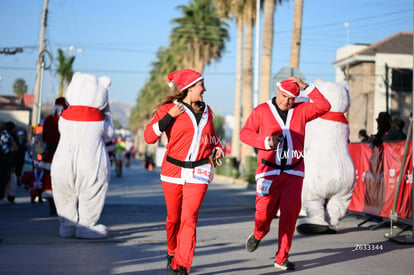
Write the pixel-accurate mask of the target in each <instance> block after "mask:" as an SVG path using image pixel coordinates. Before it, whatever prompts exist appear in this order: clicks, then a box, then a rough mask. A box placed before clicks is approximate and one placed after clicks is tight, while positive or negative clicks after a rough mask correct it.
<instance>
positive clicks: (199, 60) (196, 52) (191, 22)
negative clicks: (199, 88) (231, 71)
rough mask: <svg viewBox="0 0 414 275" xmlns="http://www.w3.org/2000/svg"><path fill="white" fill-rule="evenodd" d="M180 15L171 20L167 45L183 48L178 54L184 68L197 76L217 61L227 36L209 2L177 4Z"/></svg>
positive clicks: (223, 25) (199, 1)
mask: <svg viewBox="0 0 414 275" xmlns="http://www.w3.org/2000/svg"><path fill="white" fill-rule="evenodd" d="M178 8H179V9H181V11H182V13H183V16H182V17H179V18H175V19H173V20H172V23H173V24H175V25H176V27H175V28H174V29H173V31H172V33H171V45H172V47H177V45H180V46H181V47H182V46H185V47H184V48H183V51H182V52H180V53H181V55H182V57H183V63H184V66H185V67H188V68H192V69H194V70H196V71H198V72H200V73H202V72H203V71H204V66H205V65H208V64H210V63H211V61H212V60H215V61H219V60H220V58H221V54H222V52H223V51H224V49H225V41H226V40H228V38H229V34H228V30H227V27H228V26H227V24H226V23H225V21H224V20H222V19H221V18H220V17H219V16H218V14H217V10H216V8H215V6H214V5H213V4H212V1H210V0H193V2H190V3H189V5H188V6H184V5H180V6H179V7H178Z"/></svg>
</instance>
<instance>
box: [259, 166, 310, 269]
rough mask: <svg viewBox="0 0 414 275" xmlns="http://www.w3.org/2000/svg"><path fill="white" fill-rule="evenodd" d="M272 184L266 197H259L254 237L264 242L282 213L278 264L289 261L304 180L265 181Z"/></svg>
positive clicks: (282, 177)
mask: <svg viewBox="0 0 414 275" xmlns="http://www.w3.org/2000/svg"><path fill="white" fill-rule="evenodd" d="M265 179H267V180H271V181H272V185H271V186H270V188H269V194H268V195H267V196H260V195H256V213H255V227H254V236H255V238H256V239H258V240H261V239H263V238H264V236H266V234H267V233H268V232H269V231H270V224H271V223H272V220H273V219H274V218H275V216H276V214H277V210H278V209H280V218H279V232H278V236H279V237H278V251H277V253H276V256H275V261H276V262H277V263H279V264H281V263H283V262H284V261H285V260H287V259H288V257H289V250H290V247H291V245H292V239H293V234H294V233H295V226H296V221H297V218H298V216H299V212H300V208H301V196H302V183H303V178H302V177H299V176H293V175H289V174H286V173H281V174H280V175H275V176H268V177H265Z"/></svg>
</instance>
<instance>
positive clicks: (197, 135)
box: [144, 103, 223, 184]
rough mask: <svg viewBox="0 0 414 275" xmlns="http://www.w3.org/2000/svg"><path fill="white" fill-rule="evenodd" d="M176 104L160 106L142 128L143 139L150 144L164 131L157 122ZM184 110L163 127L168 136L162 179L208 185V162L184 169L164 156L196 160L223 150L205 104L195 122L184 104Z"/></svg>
mask: <svg viewBox="0 0 414 275" xmlns="http://www.w3.org/2000/svg"><path fill="white" fill-rule="evenodd" d="M174 104H175V103H167V104H165V105H163V106H161V107H160V108H159V109H158V110H157V112H156V113H155V115H154V118H153V119H152V120H151V121H150V122H149V123H148V125H147V126H146V127H145V130H144V139H145V142H147V143H150V144H153V143H155V142H157V141H158V139H159V138H160V137H161V135H162V134H163V132H161V131H160V129H159V126H158V122H159V121H160V120H161V119H162V118H163V117H164V116H165V115H166V114H167V113H168V111H169V110H170V109H171V108H172V107H173V106H174ZM183 106H184V110H185V112H184V113H182V114H180V115H179V116H177V117H176V118H174V119H173V121H172V122H171V123H170V125H169V126H168V128H167V129H166V130H165V134H166V135H167V138H168V143H167V148H166V149H167V150H166V153H165V156H164V159H163V162H162V167H161V180H162V181H166V182H171V183H176V184H184V183H185V182H190V183H201V184H208V183H210V182H211V180H212V178H213V172H214V171H213V168H212V165H211V163H206V164H204V165H200V166H197V167H194V168H184V167H181V166H179V165H176V164H173V163H171V161H168V160H167V158H173V159H175V160H178V161H181V162H196V161H200V160H205V159H208V158H209V157H210V155H211V154H212V151H213V149H214V148H219V149H220V150H223V149H222V147H221V144H220V140H219V137H218V136H217V135H216V133H215V131H214V125H213V115H212V112H211V110H210V108H209V107H208V106H207V105H206V106H205V108H204V112H203V114H202V117H201V120H200V122H199V123H198V125H197V122H196V118H195V116H194V114H193V113H192V111H191V110H190V109H189V108H188V107H187V106H185V105H183Z"/></svg>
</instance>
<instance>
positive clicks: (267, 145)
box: [264, 137, 272, 150]
mask: <svg viewBox="0 0 414 275" xmlns="http://www.w3.org/2000/svg"><path fill="white" fill-rule="evenodd" d="M269 141H270V137H266V138H265V141H264V145H265V148H266V150H270V149H272V148H271V147H270V145H269Z"/></svg>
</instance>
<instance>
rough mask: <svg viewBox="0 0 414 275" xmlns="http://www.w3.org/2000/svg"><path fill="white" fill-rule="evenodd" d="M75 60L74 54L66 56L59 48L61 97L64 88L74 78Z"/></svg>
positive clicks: (58, 70)
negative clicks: (73, 67)
mask: <svg viewBox="0 0 414 275" xmlns="http://www.w3.org/2000/svg"><path fill="white" fill-rule="evenodd" d="M74 61H75V57H74V56H70V57H66V56H65V54H64V52H63V50H62V49H58V62H59V66H58V69H57V72H58V74H59V97H61V96H63V93H64V90H65V89H66V87H67V86H68V84H69V83H70V81H71V80H72V76H73V70H72V65H73V62H74Z"/></svg>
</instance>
